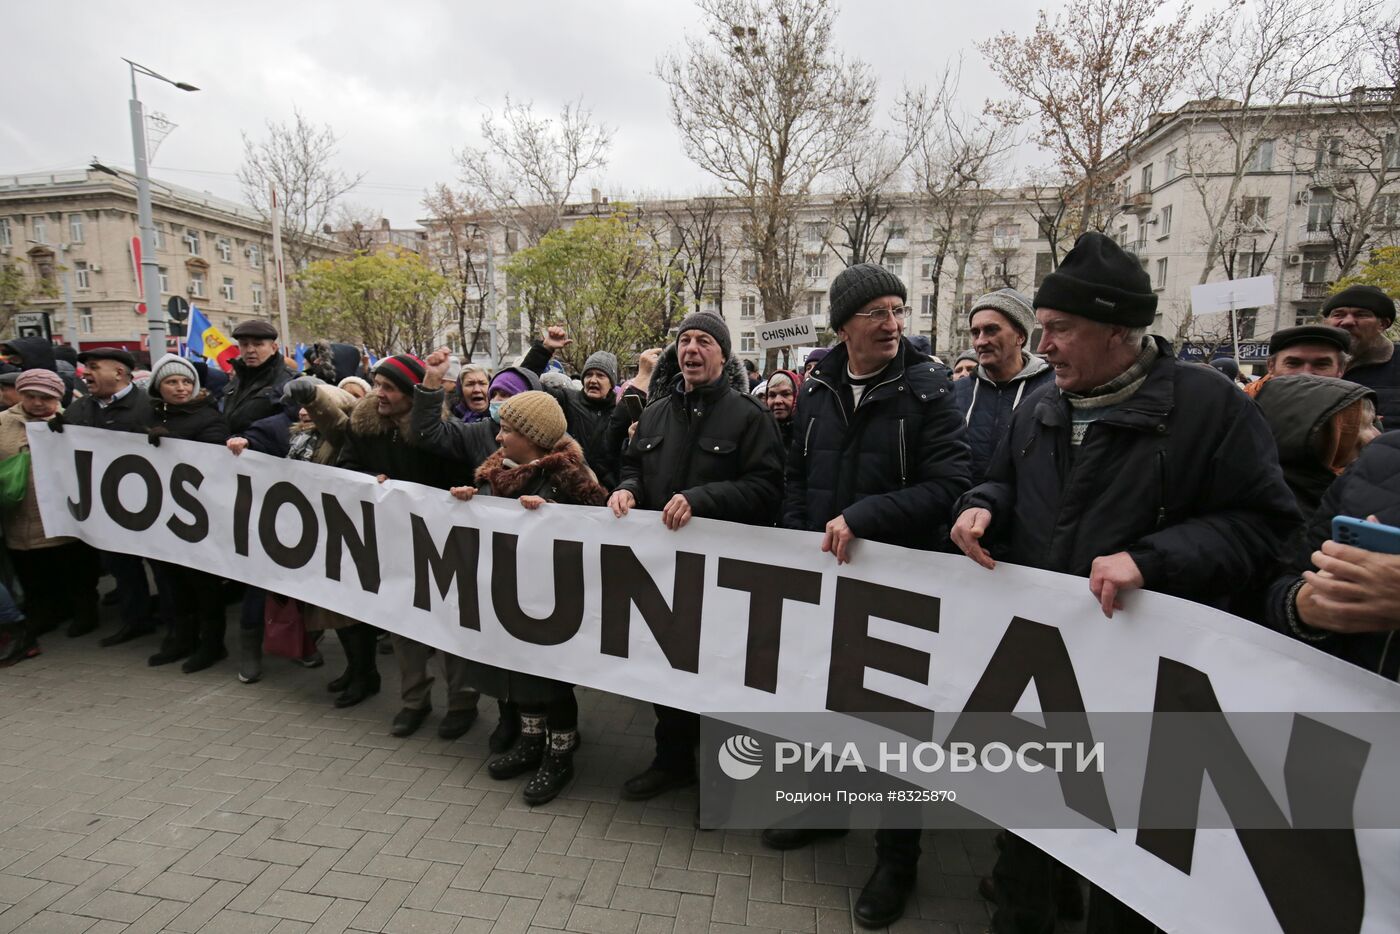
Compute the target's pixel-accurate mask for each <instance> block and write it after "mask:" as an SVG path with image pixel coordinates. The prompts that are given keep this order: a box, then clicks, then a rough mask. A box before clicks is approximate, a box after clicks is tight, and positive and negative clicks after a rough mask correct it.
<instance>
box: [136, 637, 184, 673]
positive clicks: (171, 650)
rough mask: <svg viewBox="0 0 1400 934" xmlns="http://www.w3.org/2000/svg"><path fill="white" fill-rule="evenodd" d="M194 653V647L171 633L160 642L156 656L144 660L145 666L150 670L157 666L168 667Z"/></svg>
mask: <svg viewBox="0 0 1400 934" xmlns="http://www.w3.org/2000/svg"><path fill="white" fill-rule="evenodd" d="M193 651H194V645H193V644H192V643H190V642H189V641H187V640H185V639H183V638H181V637H180V636H179V635H178V634H176V633H174V632H172V633H170V634H169V635H167V636H166V637H165V638H164V639H162V640H161V643H160V649H159V650H158V651H157V652H156V654H154V655H152V656H151V657H150V658H148V659H146V664H147V665H150V666H151V667H152V668H154V667H156V666H157V665H169V664H170V663H171V662H178V661H179V660H180V659H182V658H184V657H185V656H186V655H189V654H190V653H191V652H193Z"/></svg>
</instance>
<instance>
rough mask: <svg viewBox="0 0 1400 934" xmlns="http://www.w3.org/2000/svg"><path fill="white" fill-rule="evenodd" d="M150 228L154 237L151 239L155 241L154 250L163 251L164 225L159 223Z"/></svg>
mask: <svg viewBox="0 0 1400 934" xmlns="http://www.w3.org/2000/svg"><path fill="white" fill-rule="evenodd" d="M151 228H152V230H154V231H155V237H154V238H153V239H154V240H155V244H156V249H157V250H163V249H165V225H164V224H159V223H157V224H152V225H151Z"/></svg>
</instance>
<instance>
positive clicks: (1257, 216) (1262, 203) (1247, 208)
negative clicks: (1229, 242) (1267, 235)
mask: <svg viewBox="0 0 1400 934" xmlns="http://www.w3.org/2000/svg"><path fill="white" fill-rule="evenodd" d="M1268 219H1269V199H1268V198H1254V197H1250V198H1241V199H1240V226H1242V227H1244V228H1246V229H1248V230H1254V229H1259V230H1264V229H1266V228H1265V222H1266V221H1268Z"/></svg>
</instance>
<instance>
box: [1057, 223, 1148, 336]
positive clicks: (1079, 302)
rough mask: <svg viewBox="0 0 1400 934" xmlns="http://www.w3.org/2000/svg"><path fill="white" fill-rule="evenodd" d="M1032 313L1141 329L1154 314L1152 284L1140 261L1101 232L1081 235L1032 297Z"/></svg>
mask: <svg viewBox="0 0 1400 934" xmlns="http://www.w3.org/2000/svg"><path fill="white" fill-rule="evenodd" d="M1035 307H1036V308H1053V309H1055V310H1056V311H1063V312H1067V313H1068V314H1072V315H1079V316H1080V317H1082V318H1088V319H1090V320H1091V321H1101V322H1103V323H1104V324H1117V325H1122V326H1124V327H1130V328H1145V327H1147V326H1149V325H1150V324H1152V321H1153V318H1154V317H1155V316H1156V314H1157V296H1156V295H1155V294H1154V293H1153V291H1152V280H1151V278H1149V277H1148V275H1147V270H1145V269H1143V268H1142V264H1141V263H1140V262H1138V258H1137V257H1136V256H1134V255H1132V254H1131V253H1128V252H1126V251H1125V250H1124V249H1123V248H1122V247H1121V246H1119V245H1118V244H1116V243H1114V242H1113V241H1112V240H1110V239H1109V238H1108V237H1105V236H1104V235H1103V234H1101V233H1095V232H1093V231H1090V232H1089V233H1086V234H1081V235H1080V237H1079V239H1078V240H1076V241H1075V243H1074V249H1072V250H1070V251H1069V253H1068V254H1066V255H1065V258H1064V259H1063V260H1061V262H1060V268H1059V269H1056V270H1055V271H1054V272H1052V273H1050V275H1048V276H1046V277H1045V281H1044V282H1042V283H1041V284H1040V288H1039V289H1037V290H1036V293H1035Z"/></svg>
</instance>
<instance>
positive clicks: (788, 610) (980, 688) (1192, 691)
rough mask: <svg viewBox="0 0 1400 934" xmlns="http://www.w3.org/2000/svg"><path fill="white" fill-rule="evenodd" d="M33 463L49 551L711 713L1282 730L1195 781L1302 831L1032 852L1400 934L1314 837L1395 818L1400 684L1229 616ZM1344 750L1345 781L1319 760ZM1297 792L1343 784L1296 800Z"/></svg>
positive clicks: (1392, 916) (98, 461) (1186, 903)
mask: <svg viewBox="0 0 1400 934" xmlns="http://www.w3.org/2000/svg"><path fill="white" fill-rule="evenodd" d="M29 437H30V444H31V448H32V451H33V460H34V475H35V480H36V486H37V490H38V494H39V500H40V509H41V512H42V515H43V519H44V526H45V529H46V531H47V532H48V533H49V534H50V535H76V536H79V537H81V538H83V539H84V540H86V541H88V542H90V543H92V544H94V545H96V546H97V547H100V548H104V549H108V550H113V551H122V552H130V553H134V554H141V555H144V556H146V557H149V558H152V559H156V560H164V561H173V562H178V563H180V564H183V565H187V566H190V567H195V568H200V569H203V570H205V571H208V572H209V573H212V574H217V575H221V576H224V577H228V578H233V579H237V580H244V581H250V582H253V583H256V584H257V585H258V586H260V587H264V588H267V589H268V590H270V591H273V592H280V593H283V594H286V595H289V596H293V597H297V598H300V599H303V600H306V601H308V602H311V603H314V604H318V605H321V606H325V607H329V608H330V609H333V610H336V611H339V612H341V613H345V614H347V615H349V616H352V617H354V618H357V619H362V620H365V621H367V622H370V623H373V624H374V625H376V626H380V627H382V628H384V629H388V630H390V631H392V632H397V633H400V634H403V635H406V636H409V637H411V638H414V639H417V640H420V641H422V642H425V643H427V644H430V645H433V646H435V647H437V648H439V649H442V650H443V651H447V652H451V653H453V654H456V655H460V656H464V657H469V658H476V659H480V660H483V661H487V662H491V663H494V664H498V665H502V666H505V667H507V668H512V669H516V670H522V671H528V672H531V673H535V674H540V675H545V676H548V677H552V678H558V679H560V680H564V681H569V682H574V683H578V684H584V685H588V686H591V687H595V688H599V689H603V690H608V691H613V692H617V693H619V694H625V695H628V696H632V697H636V698H640V699H643V700H647V701H653V702H658V703H663V704H668V705H672V706H676V707H683V708H688V709H691V710H694V711H697V712H701V713H707V712H716V713H719V712H733V711H750V712H754V713H755V714H758V713H763V712H782V711H828V710H829V711H838V712H852V713H855V712H860V711H876V710H886V709H891V708H890V707H889V705H890V704H902V705H903V709H906V710H923V711H936V712H937V713H936V717H937V718H938V720H939V721H940V722H942V721H947V722H949V723H950V724H952V728H953V729H956V728H957V724H958V723H959V722H961V721H960V718H959V714H960V713H961V712H963V711H965V710H971V709H974V707H976V705H975V704H969V700H970V699H972V698H985V697H987V696H990V695H993V694H999V695H1000V696H1001V699H1000V701H998V702H997V705H993V706H990V707H987V706H983V707H982V708H981V709H984V710H987V709H991V710H994V711H998V712H1005V713H1008V714H1009V713H1011V712H1012V711H1013V710H1016V711H1021V710H1022V707H1021V706H1020V704H1021V701H1022V698H1023V693H1024V692H1036V693H1038V696H1040V697H1042V698H1043V697H1047V696H1060V697H1064V696H1073V697H1074V698H1077V699H1079V700H1080V701H1081V702H1082V703H1079V704H1077V706H1078V707H1079V708H1080V709H1083V710H1089V711H1122V712H1130V713H1131V712H1150V711H1153V710H1154V709H1161V710H1201V711H1216V710H1218V711H1223V712H1225V713H1226V714H1229V713H1231V712H1234V711H1278V712H1281V713H1283V714H1287V715H1289V717H1288V719H1289V722H1290V723H1292V729H1291V733H1290V735H1287V736H1284V737H1283V741H1282V742H1281V743H1279V744H1276V745H1274V746H1270V747H1269V748H1267V749H1257V748H1255V747H1254V746H1250V747H1249V748H1248V749H1245V748H1239V750H1238V757H1237V758H1236V759H1233V760H1231V761H1229V762H1227V763H1225V764H1224V765H1221V763H1219V762H1216V763H1209V762H1207V763H1202V764H1197V765H1196V766H1195V767H1194V769H1195V770H1194V771H1188V775H1189V776H1190V777H1191V778H1193V780H1194V783H1195V785H1196V786H1197V787H1198V788H1199V787H1211V788H1214V789H1216V790H1217V791H1218V793H1219V795H1220V797H1221V799H1222V800H1223V801H1224V803H1225V809H1226V810H1227V811H1228V812H1229V813H1230V814H1231V815H1232V816H1233V815H1234V814H1235V811H1234V809H1233V805H1232V801H1231V794H1232V793H1231V792H1229V791H1223V790H1220V789H1226V788H1228V787H1229V786H1230V785H1231V782H1224V781H1223V779H1225V778H1230V779H1232V780H1233V779H1236V778H1239V777H1241V776H1246V777H1251V778H1252V779H1254V781H1255V784H1254V785H1251V786H1250V787H1251V788H1254V789H1256V791H1255V794H1256V796H1258V797H1263V798H1267V799H1268V800H1269V803H1270V804H1271V805H1272V804H1276V805H1277V807H1278V808H1279V809H1280V810H1281V812H1282V814H1284V815H1291V821H1292V823H1286V824H1285V826H1284V828H1283V829H1280V830H1263V831H1255V830H1246V829H1238V830H1230V829H1206V830H1195V831H1193V830H1189V829H1188V830H1184V831H1172V832H1170V839H1167V840H1164V839H1163V838H1162V836H1161V832H1160V831H1159V832H1156V833H1157V834H1158V836H1155V837H1154V836H1153V835H1152V832H1142V833H1136V832H1134V831H1133V830H1131V829H1127V825H1119V826H1117V827H1116V829H1112V828H1109V827H1107V826H1103V825H1100V826H1099V827H1095V828H1088V829H1072V830H1064V829H1029V830H1022V831H1018V832H1020V833H1021V835H1022V836H1024V837H1025V838H1026V839H1028V840H1030V841H1031V842H1032V843H1035V844H1036V845H1038V846H1040V847H1042V848H1044V849H1045V850H1047V851H1048V852H1049V853H1051V854H1052V855H1053V856H1055V857H1056V858H1058V859H1060V860H1062V861H1063V862H1065V863H1067V864H1068V865H1069V866H1071V867H1073V868H1074V869H1076V870H1078V871H1079V872H1081V873H1083V874H1084V875H1085V876H1086V877H1088V878H1089V879H1091V880H1093V881H1094V882H1095V883H1097V884H1098V885H1100V886H1102V887H1103V888H1105V889H1106V890H1108V891H1110V892H1112V893H1113V894H1114V895H1116V896H1117V897H1119V898H1120V899H1122V900H1123V901H1124V902H1126V903H1127V904H1129V905H1130V906H1132V907H1133V908H1134V909H1136V910H1138V911H1140V912H1141V913H1143V914H1144V915H1146V916H1147V917H1148V918H1149V919H1151V920H1152V921H1153V922H1155V923H1156V924H1158V925H1160V926H1161V927H1162V928H1164V929H1166V930H1169V931H1192V932H1198V931H1230V932H1239V931H1249V932H1273V931H1282V932H1286V934H1295V932H1297V934H1303V932H1316V931H1321V930H1327V931H1329V932H1335V931H1366V932H1369V931H1377V932H1379V931H1393V930H1396V929H1400V872H1397V870H1396V867H1397V865H1400V832H1397V831H1395V830H1388V829H1361V830H1354V831H1353V830H1346V829H1340V830H1336V829H1320V830H1315V829H1297V828H1296V827H1294V824H1297V823H1302V822H1303V820H1304V816H1305V815H1307V814H1309V813H1313V814H1316V813H1318V811H1319V810H1321V811H1323V812H1326V813H1330V814H1333V815H1335V814H1338V813H1342V814H1350V813H1352V811H1353V810H1355V811H1357V812H1360V811H1362V810H1363V809H1364V808H1367V807H1372V806H1374V804H1375V802H1377V801H1382V802H1385V801H1389V800H1390V799H1391V798H1394V796H1395V792H1394V789H1395V787H1396V786H1395V782H1396V780H1397V775H1396V770H1395V769H1394V768H1392V767H1391V765H1392V763H1391V762H1390V760H1391V759H1393V758H1394V755H1393V750H1394V749H1395V747H1397V746H1400V743H1395V742H1394V741H1393V739H1392V737H1391V736H1390V734H1389V733H1388V732H1387V730H1386V729H1384V724H1388V723H1390V722H1392V721H1393V720H1394V719H1395V718H1394V714H1395V713H1397V712H1400V685H1397V684H1395V683H1392V682H1390V681H1386V680H1383V679H1381V678H1378V677H1376V676H1374V675H1372V674H1370V673H1368V672H1365V671H1362V670H1359V669H1356V668H1354V667H1352V666H1349V665H1346V664H1344V663H1342V662H1340V661H1338V660H1336V659H1334V658H1331V657H1329V656H1326V655H1324V654H1322V653H1320V652H1318V651H1316V650H1315V649H1313V648H1311V647H1309V646H1306V645H1302V644H1300V643H1297V642H1294V641H1292V640H1289V639H1286V638H1284V637H1282V636H1279V635H1277V634H1275V633H1272V632H1268V631H1266V630H1264V629H1262V628H1261V627H1258V626H1255V625H1252V624H1250V623H1247V622H1245V621H1243V620H1240V619H1236V618H1234V617H1232V616H1229V615H1227V614H1223V613H1220V612H1218V611H1214V610H1211V609H1209V608H1206V607H1202V606H1198V605H1195V604H1191V603H1187V602H1185V601H1181V600H1177V599H1174V598H1170V597H1166V596H1162V595H1157V594H1149V593H1137V594H1132V595H1130V596H1129V597H1128V598H1127V601H1126V608H1125V609H1123V610H1122V611H1120V612H1119V613H1118V614H1116V616H1115V618H1114V619H1112V620H1107V619H1104V618H1103V617H1102V615H1101V614H1100V613H1099V611H1098V606H1097V602H1096V601H1095V600H1094V599H1093V598H1092V596H1091V595H1090V594H1089V592H1088V587H1087V585H1086V582H1085V581H1084V580H1083V579H1080V578H1074V577H1069V576H1065V575H1058V574H1051V573H1047V572H1042V571H1034V570H1030V569H1026V568H1017V567H1013V566H1009V565H1001V566H999V567H998V568H997V569H996V570H995V571H986V570H983V569H982V568H979V567H977V566H976V565H974V564H973V563H972V562H971V561H968V560H966V559H964V558H961V557H954V556H948V555H940V554H932V553H925V552H918V551H912V550H907V549H901V548H895V547H890V546H884V545H880V544H876V543H872V542H859V543H857V544H856V546H855V552H854V556H853V560H852V562H851V563H850V564H848V565H845V566H842V567H841V568H839V569H838V568H837V566H836V564H835V562H834V560H833V559H832V558H831V557H830V556H829V555H825V554H822V553H821V552H820V551H819V543H820V540H821V536H820V535H818V534H814V533H800V532H791V531H784V530H778V529H768V528H755V527H748V526H741V525H735V524H731V523H723V522H715V521H706V520H694V521H692V522H691V523H690V524H689V525H688V526H687V527H686V528H685V529H682V530H680V531H679V532H669V531H667V530H666V529H665V528H664V527H663V526H662V524H661V522H660V520H659V517H658V515H657V514H656V513H654V512H646V511H641V510H636V511H634V512H633V513H632V514H631V515H629V516H628V517H627V518H625V519H622V520H617V519H614V518H613V517H612V515H611V514H610V513H609V512H608V511H607V510H605V509H590V508H585V507H573V506H560V505H546V506H544V507H542V508H541V509H540V510H538V511H535V512H531V511H526V510H524V509H522V508H521V507H520V506H519V505H518V504H517V503H516V502H514V501H513V500H507V499H494V498H490V497H478V498H477V499H475V500H473V501H472V502H470V503H459V502H457V501H455V500H453V499H452V498H451V497H450V496H449V495H448V494H447V493H446V492H444V491H441V490H434V489H429V488H426V487H421V486H417V485H415V484H408V483H398V482H395V481H392V480H391V481H388V482H386V483H384V484H378V483H376V482H375V481H374V479H373V478H371V477H368V476H363V475H358V474H352V473H348V472H345V471H341V470H337V469H334V468H330V467H322V466H318V465H312V464H301V463H293V462H287V461H282V460H277V459H274V458H268V457H264V456H261V455H257V454H251V453H245V454H244V455H243V456H242V457H239V458H234V457H233V455H231V454H230V453H229V452H228V451H226V450H225V449H223V448H222V447H218V446H212V445H200V444H194V443H190V442H182V441H169V440H166V441H165V442H163V443H162V444H161V445H160V446H159V447H158V448H157V447H151V446H150V445H148V444H147V442H146V439H145V437H144V436H140V435H129V434H120V433H113V432H105V431H97V430H91V429H80V428H72V427H69V428H68V429H67V430H66V431H65V432H63V433H62V434H57V433H53V432H50V431H48V430H47V429H46V428H45V426H43V425H42V424H35V425H31V426H30V429H29ZM522 583H524V584H525V585H526V586H524V587H523V588H522V587H521V584H522ZM1008 698H1009V699H1008ZM979 703H981V701H979ZM1034 709H1035V708H1034V707H1032V708H1031V710H1032V711H1033V710H1034ZM1056 709H1060V710H1063V709H1065V708H1064V707H1058V708H1056ZM1303 712H1309V713H1303ZM1355 714H1370V715H1372V719H1378V720H1379V722H1380V723H1381V725H1380V726H1376V727H1372V726H1368V724H1369V723H1371V720H1370V719H1367V718H1364V717H1353V716H1351V715H1355ZM1343 715H1348V717H1347V718H1346V719H1345V722H1346V724H1347V728H1346V729H1343V728H1342V727H1340V726H1337V725H1336V724H1337V723H1339V722H1341V721H1340V720H1339V719H1338V718H1342V717H1343ZM1375 715H1385V716H1381V717H1379V718H1376V717H1375ZM1009 719H1017V720H1018V721H1019V720H1020V718H1009ZM1047 719H1048V718H1047ZM1354 720H1358V721H1360V722H1359V724H1358V725H1356V726H1354V727H1353V721H1354ZM1226 730H1227V732H1228V727H1226ZM1155 731H1156V727H1155V725H1154V727H1153V733H1154V735H1155ZM1329 744H1330V745H1329ZM1337 748H1342V749H1345V750H1347V752H1348V754H1347V755H1342V756H1334V755H1329V754H1327V753H1328V751H1329V750H1333V749H1337ZM1227 767H1228V768H1227ZM1300 769H1301V770H1302V771H1306V772H1309V773H1310V774H1311V775H1312V777H1314V778H1316V777H1318V776H1321V777H1322V778H1323V779H1329V778H1332V779H1335V780H1333V781H1330V782H1326V781H1324V783H1323V787H1324V792H1325V794H1322V795H1319V797H1318V800H1313V799H1312V798H1308V799H1307V800H1300V798H1301V797H1302V796H1301V795H1300V794H1299V793H1298V786H1295V784H1294V778H1295V777H1296V776H1297V773H1298V772H1299V770H1300ZM1227 770H1228V771H1229V773H1230V774H1228V775H1227V774H1226V771H1227ZM1047 774H1049V775H1050V778H1049V779H1048V781H1050V782H1055V781H1056V778H1055V777H1054V775H1053V773H1047ZM1207 777H1208V778H1209V779H1210V781H1209V782H1207V781H1206V779H1207ZM1150 779H1151V776H1149V780H1150ZM1309 787H1316V784H1315V783H1314V785H1311V786H1309ZM1143 794H1144V796H1145V795H1146V792H1145V791H1144V792H1143ZM1209 794H1210V792H1207V795H1209ZM959 803H960V804H966V806H968V807H969V808H970V809H971V810H973V811H976V812H978V813H981V814H982V815H983V816H984V817H986V818H987V819H990V820H993V821H995V820H998V816H999V813H1000V812H1001V808H1002V803H999V802H998V801H997V800H995V799H992V798H987V797H985V796H984V797H982V798H979V797H978V796H977V795H976V794H975V789H973V791H972V792H970V793H969V794H968V795H967V797H966V799H961V798H960V800H959ZM1054 806H1055V807H1057V808H1059V809H1060V810H1061V811H1062V812H1063V814H1064V817H1065V821H1064V822H1063V823H1060V824H1055V823H1054V822H1053V821H1052V822H1049V823H1047V825H1046V826H1052V827H1054V826H1058V827H1083V826H1084V820H1083V816H1082V809H1076V808H1074V807H1071V806H1070V805H1068V804H1066V803H1065V802H1064V800H1057V801H1055V802H1054ZM1288 819H1289V818H1288V817H1285V820H1288ZM1326 826H1329V827H1335V826H1336V825H1335V824H1330V825H1326ZM1384 826H1386V827H1392V828H1393V827H1396V826H1400V824H1397V823H1390V824H1386V825H1384ZM1290 828H1292V829H1290Z"/></svg>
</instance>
